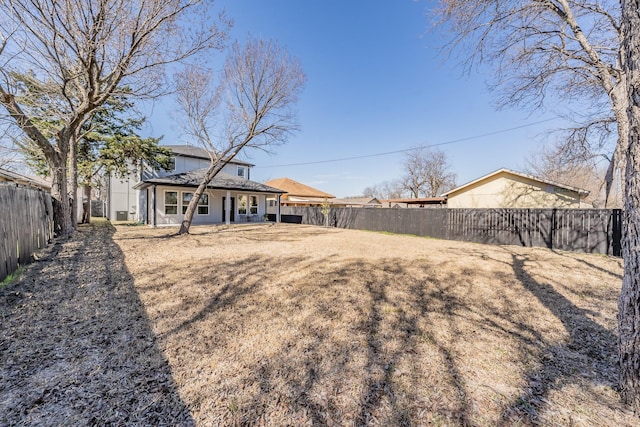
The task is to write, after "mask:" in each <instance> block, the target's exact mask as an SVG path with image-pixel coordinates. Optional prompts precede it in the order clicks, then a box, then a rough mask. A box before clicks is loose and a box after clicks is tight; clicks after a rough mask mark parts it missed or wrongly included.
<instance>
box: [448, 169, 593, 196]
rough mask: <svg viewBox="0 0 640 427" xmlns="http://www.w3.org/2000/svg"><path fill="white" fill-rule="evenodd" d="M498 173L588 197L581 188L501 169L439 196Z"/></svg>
mask: <svg viewBox="0 0 640 427" xmlns="http://www.w3.org/2000/svg"><path fill="white" fill-rule="evenodd" d="M500 173H507V174H511V175H515V176H518V177H520V178H526V179H530V180H533V181H538V182H541V183H543V184H549V185H553V186H554V187H559V188H564V189H567V190H570V191H573V192H575V193H578V196H580V195H584V196H587V195H589V191H587V190H583V189H582V188H577V187H571V186H569V185H564V184H560V183H559V182H555V181H551V180H548V179H541V178H537V177H535V176H533V175H527V174H524V173H520V172H515V171H512V170H510V169H506V168H501V169H498V170H497V171H493V172H491V173H489V174H487V175H484V176H481V177H480V178H477V179H474V180H473V181H469V182H467V183H466V184H463V185H461V186H459V187H456V188H454V189H453V190H449V191H447V192H446V193H442V194H441V195H440V197H447V196H449V195H451V194H453V193H457V192H458V191H460V190H462V189H464V188H467V187H469V186H472V185H474V184H477V183H478V182H481V181H484V180H486V179H488V178H491V177H493V176H495V175H498V174H500Z"/></svg>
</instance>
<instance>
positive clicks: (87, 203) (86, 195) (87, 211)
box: [82, 184, 91, 224]
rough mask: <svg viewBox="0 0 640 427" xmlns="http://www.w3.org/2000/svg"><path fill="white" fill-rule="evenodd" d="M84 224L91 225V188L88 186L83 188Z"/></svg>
mask: <svg viewBox="0 0 640 427" xmlns="http://www.w3.org/2000/svg"><path fill="white" fill-rule="evenodd" d="M82 223H83V224H90V223H91V186H90V185H88V184H85V185H84V186H83V187H82Z"/></svg>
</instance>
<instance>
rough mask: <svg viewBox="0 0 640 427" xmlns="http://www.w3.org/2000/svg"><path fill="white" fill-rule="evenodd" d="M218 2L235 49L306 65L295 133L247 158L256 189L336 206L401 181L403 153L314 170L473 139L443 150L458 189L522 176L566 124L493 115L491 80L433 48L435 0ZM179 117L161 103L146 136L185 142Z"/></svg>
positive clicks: (516, 114) (526, 114) (515, 113)
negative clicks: (510, 172)
mask: <svg viewBox="0 0 640 427" xmlns="http://www.w3.org/2000/svg"><path fill="white" fill-rule="evenodd" d="M216 4H217V7H220V8H222V7H223V8H224V9H225V10H226V12H227V15H228V16H229V17H230V18H232V19H233V21H234V26H233V29H232V30H231V34H230V36H231V38H232V39H236V38H237V39H239V40H241V41H243V40H245V39H246V36H247V34H249V33H251V34H252V35H254V36H261V37H263V38H266V39H275V40H277V41H278V42H279V43H280V44H281V45H282V46H284V47H286V48H287V50H288V51H289V52H290V53H291V54H293V55H294V56H296V57H297V58H299V59H300V61H301V63H302V66H303V68H304V70H305V73H306V74H307V84H306V86H305V89H304V91H303V92H302V94H301V97H300V100H299V103H298V105H297V110H298V117H299V123H300V127H301V130H300V132H298V133H296V134H295V135H293V136H292V137H291V138H290V139H289V140H288V142H287V143H286V144H285V145H282V146H279V147H277V148H276V152H275V153H273V154H271V155H268V154H265V153H260V152H247V153H244V155H243V156H242V157H243V159H245V160H248V161H250V162H252V163H254V164H255V165H256V167H255V168H254V169H253V170H252V176H251V178H252V179H253V180H255V181H260V182H263V181H266V180H268V179H273V178H280V177H289V178H292V179H295V180H297V181H300V182H302V183H304V184H307V185H311V186H313V187H316V188H318V189H320V190H323V191H326V192H329V193H331V194H334V195H335V196H337V197H347V196H355V195H359V194H360V193H361V192H362V190H363V189H364V188H365V187H367V186H371V185H374V184H379V183H381V182H383V181H387V180H392V179H396V178H398V177H400V176H401V175H402V173H403V160H404V154H402V153H396V154H390V155H380V156H371V157H364V158H361V159H352V160H342V161H334V162H323V163H313V162H320V161H325V160H333V159H342V158H348V157H358V156H369V155H373V154H378V153H386V152H390V151H398V150H404V149H409V148H412V147H416V146H421V145H432V144H442V143H446V142H450V141H456V140H460V139H465V138H473V139H469V140H466V141H461V142H453V143H450V144H446V145H441V146H439V147H438V148H439V149H441V150H442V151H444V152H445V153H446V154H447V156H448V159H449V163H450V165H451V169H452V170H453V171H454V172H455V173H456V174H457V182H458V184H463V183H465V182H467V181H470V180H473V179H475V178H478V177H480V176H482V175H484V174H487V173H489V172H492V171H494V170H496V169H499V168H501V167H507V168H511V169H515V170H522V169H523V168H524V166H525V161H526V158H527V156H528V155H530V154H531V153H532V152H533V151H535V150H536V149H537V148H539V147H540V145H541V144H542V142H543V141H544V139H545V138H544V135H543V134H545V131H547V130H551V129H555V128H557V127H559V126H561V124H562V121H560V120H558V119H553V118H554V116H553V115H551V114H548V113H545V112H543V111H533V112H532V111H529V110H502V111H497V110H496V108H495V101H496V98H497V97H496V96H495V94H492V93H490V92H489V91H488V89H487V87H486V84H485V81H486V80H487V79H488V77H489V75H488V74H485V73H489V72H490V70H489V69H485V70H484V71H479V72H476V73H474V74H472V75H465V74H464V73H463V70H462V69H461V67H460V66H459V65H458V63H457V60H455V59H449V58H446V57H444V56H443V55H442V53H441V52H440V51H439V50H438V46H440V45H441V44H442V40H441V39H440V38H439V34H438V33H434V32H430V31H429V28H430V22H431V21H430V17H429V16H428V7H429V3H428V2H424V1H414V0H393V1H392V0H381V1H370V0H369V1H365V0H325V1H302V0H268V1H267V0H218V1H217V2H216ZM219 55H220V56H221V57H222V56H223V54H222V53H220V54H219ZM174 109H175V105H174V104H173V103H172V102H171V100H170V99H167V100H164V101H162V103H159V104H157V105H156V106H155V108H154V110H153V112H152V114H151V115H150V117H149V121H150V132H152V134H153V135H154V136H158V135H164V136H165V137H164V142H165V143H167V144H171V143H187V142H189V141H188V139H187V138H186V137H184V136H183V135H182V134H181V129H180V127H179V126H178V124H177V123H176V120H175V117H171V116H172V113H171V111H174ZM544 120H546V121H545V122H543V123H539V122H541V121H544ZM536 123H538V124H536ZM529 125H531V126H529ZM518 127H519V129H515V130H508V129H512V128H518ZM502 131H504V132H502ZM491 133H495V134H493V135H490V136H484V137H481V135H487V134H491ZM474 137H477V138H474ZM300 163H303V164H300Z"/></svg>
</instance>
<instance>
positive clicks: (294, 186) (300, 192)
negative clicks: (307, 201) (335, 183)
mask: <svg viewBox="0 0 640 427" xmlns="http://www.w3.org/2000/svg"><path fill="white" fill-rule="evenodd" d="M265 185H269V186H271V187H276V188H279V189H280V190H282V192H283V193H287V197H288V196H299V197H319V198H321V199H325V198H327V199H335V197H336V196H334V195H333V194H329V193H325V192H324V191H320V190H318V189H316V188H313V187H309V186H308V185H304V184H302V183H300V182H298V181H294V180H293V179H291V178H277V179H272V180H271V181H267V182H265Z"/></svg>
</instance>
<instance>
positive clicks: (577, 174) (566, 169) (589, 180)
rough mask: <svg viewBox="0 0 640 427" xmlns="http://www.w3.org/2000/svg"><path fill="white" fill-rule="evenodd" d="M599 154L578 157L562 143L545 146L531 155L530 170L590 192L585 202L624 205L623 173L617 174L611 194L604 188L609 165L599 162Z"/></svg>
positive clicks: (611, 205) (599, 206) (528, 160)
mask: <svg viewBox="0 0 640 427" xmlns="http://www.w3.org/2000/svg"><path fill="white" fill-rule="evenodd" d="M597 160H598V157H595V158H594V157H592V156H589V157H582V156H575V155H574V153H571V152H567V151H566V145H564V144H561V143H558V144H552V145H545V146H544V147H543V148H542V149H539V150H537V151H535V152H533V153H531V154H530V156H529V158H528V159H527V165H526V167H525V169H526V171H527V172H528V173H529V174H531V175H534V176H539V177H544V178H547V179H550V180H552V181H555V182H559V183H562V184H567V185H570V186H573V187H578V188H583V189H585V190H588V191H589V196H587V197H586V198H585V199H584V202H585V203H589V204H591V205H592V206H593V207H594V208H601V207H604V206H605V203H606V204H607V206H609V207H617V208H620V207H622V194H621V191H620V190H621V188H620V185H618V184H619V176H618V174H616V177H615V180H614V183H613V186H612V188H611V190H610V193H609V195H607V194H606V190H605V188H604V185H603V184H604V183H605V181H604V176H605V174H606V169H607V165H604V166H603V164H602V162H598V161H597Z"/></svg>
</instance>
